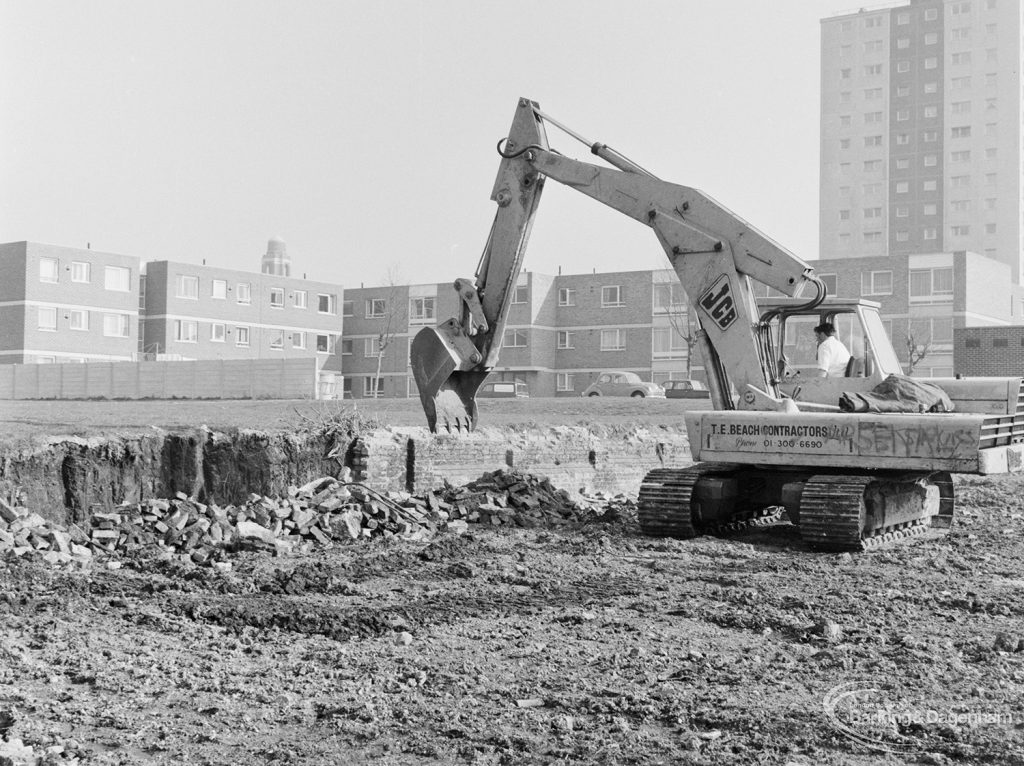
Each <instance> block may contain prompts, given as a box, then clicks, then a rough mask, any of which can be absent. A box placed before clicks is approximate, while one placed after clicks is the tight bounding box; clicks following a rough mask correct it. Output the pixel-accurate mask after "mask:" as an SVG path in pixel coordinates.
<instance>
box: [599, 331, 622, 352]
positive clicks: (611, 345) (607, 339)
mask: <svg viewBox="0 0 1024 766" xmlns="http://www.w3.org/2000/svg"><path fill="white" fill-rule="evenodd" d="M625 349H626V331H625V330H601V350H602V351H624V350H625Z"/></svg>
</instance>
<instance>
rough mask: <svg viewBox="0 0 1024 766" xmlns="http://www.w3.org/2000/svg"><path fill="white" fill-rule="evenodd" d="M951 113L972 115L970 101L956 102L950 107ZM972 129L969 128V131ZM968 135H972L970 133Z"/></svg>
mask: <svg viewBox="0 0 1024 766" xmlns="http://www.w3.org/2000/svg"><path fill="white" fill-rule="evenodd" d="M950 111H952V113H953V114H970V113H971V102H970V101H954V102H953V103H952V104H951V105H950ZM969 130H970V129H969V128H968V131H969ZM968 135H970V133H969V132H968Z"/></svg>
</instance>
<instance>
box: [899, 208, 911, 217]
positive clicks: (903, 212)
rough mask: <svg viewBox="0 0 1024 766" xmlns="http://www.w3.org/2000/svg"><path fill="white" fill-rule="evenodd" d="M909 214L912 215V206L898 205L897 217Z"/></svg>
mask: <svg viewBox="0 0 1024 766" xmlns="http://www.w3.org/2000/svg"><path fill="white" fill-rule="evenodd" d="M909 215H910V208H909V207H907V206H906V205H902V206H898V207H897V208H896V217H897V218H906V217H907V216H909Z"/></svg>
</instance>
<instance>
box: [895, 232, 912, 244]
mask: <svg viewBox="0 0 1024 766" xmlns="http://www.w3.org/2000/svg"><path fill="white" fill-rule="evenodd" d="M896 241H897V242H909V241H910V232H909V231H897V232H896Z"/></svg>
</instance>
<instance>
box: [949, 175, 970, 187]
mask: <svg viewBox="0 0 1024 766" xmlns="http://www.w3.org/2000/svg"><path fill="white" fill-rule="evenodd" d="M949 183H950V186H952V187H953V188H955V189H964V188H966V187H968V186H970V185H971V177H970V176H950V179H949Z"/></svg>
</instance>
